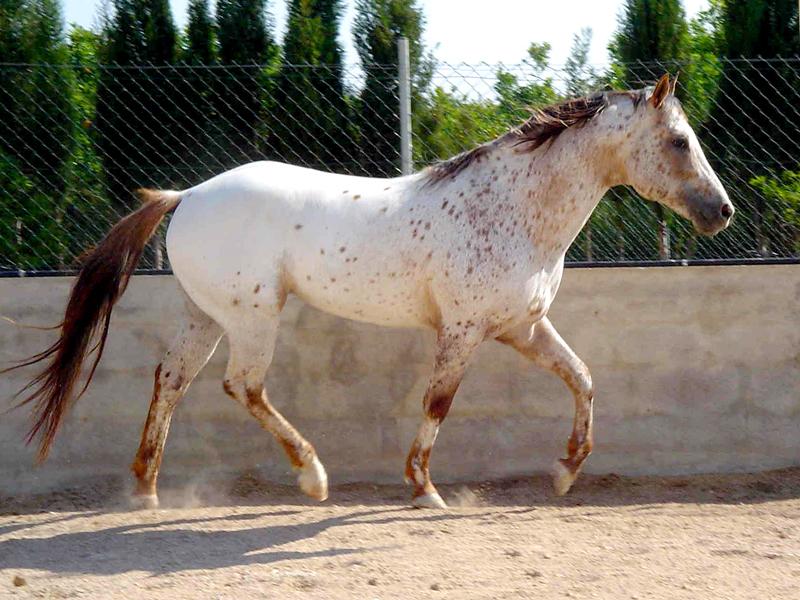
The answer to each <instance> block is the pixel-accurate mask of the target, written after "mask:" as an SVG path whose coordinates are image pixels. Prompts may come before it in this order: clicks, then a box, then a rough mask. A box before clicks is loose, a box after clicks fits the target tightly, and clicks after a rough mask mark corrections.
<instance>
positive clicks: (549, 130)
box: [426, 90, 645, 183]
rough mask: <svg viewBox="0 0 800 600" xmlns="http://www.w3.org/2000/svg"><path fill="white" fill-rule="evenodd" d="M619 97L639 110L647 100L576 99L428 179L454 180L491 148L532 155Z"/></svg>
mask: <svg viewBox="0 0 800 600" xmlns="http://www.w3.org/2000/svg"><path fill="white" fill-rule="evenodd" d="M619 95H624V96H626V97H628V98H629V99H630V100H631V101H632V102H633V104H634V106H638V105H639V104H640V103H641V102H642V100H643V99H644V97H645V90H637V91H627V92H597V93H594V94H591V95H590V96H585V97H583V98H573V99H570V100H565V101H563V102H559V103H556V104H551V105H550V106H546V107H544V108H540V109H538V110H536V111H534V113H533V116H531V117H530V118H529V119H528V120H527V121H525V122H524V123H523V124H522V125H520V126H518V127H515V128H514V129H512V130H511V131H509V132H507V133H505V134H503V135H502V136H501V137H499V138H497V139H496V140H493V141H491V142H487V143H485V144H481V145H480V146H477V147H475V148H473V149H472V150H467V151H466V152H462V153H461V154H458V155H456V156H454V157H453V158H450V159H447V160H445V161H442V162H440V163H437V164H435V165H432V166H430V167H429V168H428V169H427V170H426V177H427V178H428V180H429V181H430V182H431V183H437V182H439V181H442V180H444V179H447V178H452V177H455V176H456V175H458V174H459V173H461V171H463V170H465V169H466V168H467V167H469V166H471V165H472V164H473V163H474V162H476V161H480V160H481V159H482V158H483V157H484V156H485V155H486V154H488V153H489V151H490V150H491V149H492V148H494V147H495V146H499V145H501V144H509V145H512V146H523V149H524V150H525V151H527V152H533V151H534V150H536V149H537V148H539V147H540V146H542V145H543V144H546V143H547V142H553V141H555V139H556V138H558V136H559V135H561V133H563V132H564V131H566V130H567V129H570V128H576V127H582V126H583V125H585V124H586V123H587V122H589V121H590V120H592V119H593V118H594V117H596V116H597V115H598V114H600V113H601V112H602V111H603V109H605V108H606V107H607V106H608V105H609V103H610V99H611V98H612V97H614V96H619Z"/></svg>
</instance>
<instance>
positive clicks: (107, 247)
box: [0, 190, 181, 462]
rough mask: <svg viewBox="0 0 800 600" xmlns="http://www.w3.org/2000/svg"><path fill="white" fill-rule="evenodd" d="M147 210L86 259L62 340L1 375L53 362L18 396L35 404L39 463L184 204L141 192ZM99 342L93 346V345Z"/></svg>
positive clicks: (170, 195) (171, 196)
mask: <svg viewBox="0 0 800 600" xmlns="http://www.w3.org/2000/svg"><path fill="white" fill-rule="evenodd" d="M137 195H138V196H139V197H140V198H141V200H142V201H143V203H144V204H143V206H142V207H141V208H139V209H138V210H137V211H135V212H133V213H131V214H129V215H128V216H126V217H125V218H123V219H122V220H121V221H119V222H118V223H117V224H116V225H114V227H113V228H112V229H111V230H110V231H109V232H108V233H107V234H106V236H105V237H104V238H103V240H102V241H101V242H100V243H99V244H98V245H97V247H95V248H94V249H93V250H91V251H89V252H87V254H86V255H85V256H84V258H83V261H82V264H81V268H80V272H79V274H78V277H77V280H76V281H75V284H74V285H73V287H72V292H71V293H70V296H69V301H68V302H67V309H66V312H65V313H64V321H63V322H62V323H61V326H60V329H61V335H60V336H59V338H58V340H56V342H55V343H54V344H53V345H52V346H50V347H49V348H47V349H46V350H44V351H43V352H40V353H39V354H36V355H35V356H32V357H31V358H29V359H27V360H24V361H22V362H20V363H19V364H17V365H15V366H13V367H11V368H10V369H5V370H4V371H0V373H4V372H6V371H10V370H12V369H18V368H20V367H25V366H29V365H33V364H36V363H39V362H42V361H45V360H47V361H49V362H48V364H47V366H46V367H45V368H44V370H42V372H41V373H39V374H38V375H37V376H36V377H34V378H33V380H32V381H30V383H28V384H27V385H26V386H25V387H24V388H22V389H21V390H20V391H19V392H18V393H17V396H19V395H21V394H23V393H25V392H29V393H28V395H27V396H26V397H25V398H24V399H23V400H22V401H21V402H20V403H19V404H18V405H17V406H23V405H25V404H30V403H33V404H34V407H33V424H32V425H31V429H30V431H29V432H28V436H27V440H26V441H27V443H30V442H31V441H33V439H34V438H35V437H36V436H37V435H39V436H40V439H39V453H38V460H39V461H40V462H41V461H43V460H44V459H45V458H47V454H48V452H49V451H50V446H51V445H52V443H53V439H54V438H55V435H56V432H57V431H58V427H59V424H60V423H61V419H62V418H63V417H64V414H65V413H66V410H67V408H68V407H69V406H70V404H71V403H72V402H74V401H75V400H77V399H78V398H80V397H81V396H82V395H83V393H84V392H85V391H86V389H87V388H88V387H89V383H90V382H91V381H92V377H93V376H94V372H95V369H97V364H98V363H99V362H100V357H101V356H102V354H103V349H104V347H105V343H106V337H107V336H108V325H109V322H110V321H111V311H112V309H113V308H114V305H115V304H116V303H117V300H119V298H120V297H121V296H122V294H123V292H124V291H125V288H126V287H127V286H128V281H129V280H130V278H131V275H132V274H133V272H134V270H135V269H136V265H137V264H138V263H139V259H140V258H141V256H142V252H144V248H145V246H146V245H147V241H148V240H149V239H150V238H151V237H152V235H153V233H155V230H156V228H157V227H158V225H159V224H160V223H161V221H162V220H163V219H164V217H165V216H166V214H167V213H168V212H170V211H171V210H173V209H174V208H175V207H176V206H178V204H179V203H180V200H181V197H180V193H178V192H161V191H155V190H138V191H137ZM95 339H97V342H96V343H95V344H94V345H93V346H92V345H91V344H92V341H93V340H95ZM92 353H94V357H93V359H92V364H91V369H90V370H89V375H88V377H87V378H86V383H85V384H84V386H83V388H82V389H81V391H80V392H79V393H78V394H77V396H75V397H74V398H73V390H74V388H75V385H76V383H77V381H78V378H79V376H80V373H81V367H82V365H83V363H84V361H85V360H86V358H87V357H88V356H89V355H91V354H92Z"/></svg>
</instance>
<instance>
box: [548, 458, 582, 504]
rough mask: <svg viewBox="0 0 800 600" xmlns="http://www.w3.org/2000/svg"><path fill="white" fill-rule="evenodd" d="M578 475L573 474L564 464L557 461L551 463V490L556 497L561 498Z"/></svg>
mask: <svg viewBox="0 0 800 600" xmlns="http://www.w3.org/2000/svg"><path fill="white" fill-rule="evenodd" d="M577 476H578V474H577V473H573V472H572V471H570V470H569V469H568V468H567V467H565V466H564V464H563V463H562V462H561V461H560V460H557V461H556V462H555V463H553V490H554V491H555V493H556V495H557V496H563V495H564V494H566V493H567V492H568V491H569V488H571V487H572V484H573V483H575V479H576V478H577Z"/></svg>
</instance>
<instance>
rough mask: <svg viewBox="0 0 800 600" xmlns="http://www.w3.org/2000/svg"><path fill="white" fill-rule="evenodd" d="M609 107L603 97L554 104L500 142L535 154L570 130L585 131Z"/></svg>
mask: <svg viewBox="0 0 800 600" xmlns="http://www.w3.org/2000/svg"><path fill="white" fill-rule="evenodd" d="M607 106H608V97H607V96H606V94H604V93H598V94H593V95H592V96H587V97H585V98H575V99H573V100H567V101H565V102H561V103H560V104H552V105H550V106H546V107H544V108H542V109H540V110H537V111H536V112H535V113H534V114H533V116H532V117H531V118H530V119H528V120H527V121H525V122H524V123H523V124H522V125H520V126H519V127H517V128H516V129H512V130H511V131H509V132H508V133H507V134H505V135H504V136H503V138H501V139H503V140H507V141H509V142H510V143H511V144H512V145H514V146H520V145H523V146H524V147H525V150H528V151H533V150H536V148H538V147H539V146H541V145H543V144H545V143H547V142H550V141H553V140H555V139H556V138H557V137H558V136H559V135H561V134H562V133H563V132H564V131H566V130H567V129H569V128H570V127H582V126H583V125H585V124H586V123H587V122H588V121H590V120H591V119H593V118H594V117H595V116H597V115H598V114H599V113H600V112H601V111H602V110H603V109H604V108H606V107H607Z"/></svg>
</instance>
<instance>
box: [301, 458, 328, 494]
mask: <svg viewBox="0 0 800 600" xmlns="http://www.w3.org/2000/svg"><path fill="white" fill-rule="evenodd" d="M297 483H298V484H299V485H300V489H301V490H303V492H304V493H305V494H307V495H308V496H311V497H312V498H314V499H315V500H319V501H320V502H322V501H323V500H326V499H327V498H328V474H327V473H326V472H325V467H323V466H322V463H321V462H320V460H319V458H317V457H316V455H315V456H314V458H313V460H310V461H308V462H306V464H305V465H304V466H303V467H302V468H301V469H300V475H298V476H297Z"/></svg>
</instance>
